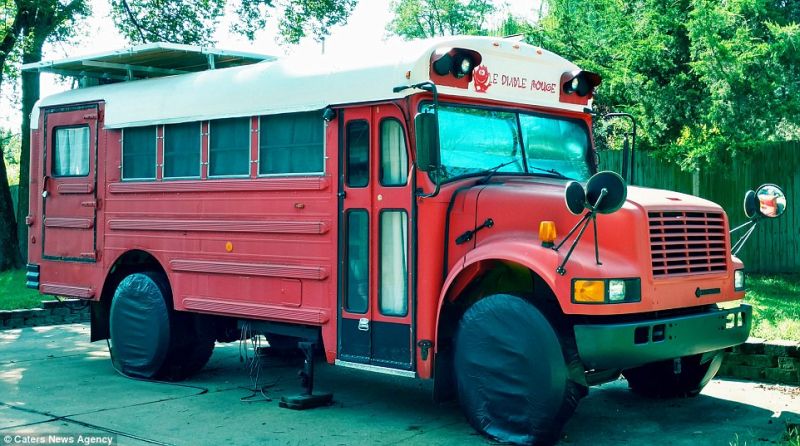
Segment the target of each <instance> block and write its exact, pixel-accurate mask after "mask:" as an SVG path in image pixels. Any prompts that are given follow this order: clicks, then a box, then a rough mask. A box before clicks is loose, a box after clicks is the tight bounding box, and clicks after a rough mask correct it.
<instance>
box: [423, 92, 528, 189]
mask: <svg viewBox="0 0 800 446" xmlns="http://www.w3.org/2000/svg"><path fill="white" fill-rule="evenodd" d="M439 141H440V144H441V147H442V152H441V153H442V154H441V158H442V170H443V178H444V179H449V178H453V177H457V176H460V175H467V174H470V173H476V172H482V171H484V170H486V169H491V168H493V167H495V166H498V165H500V164H504V163H509V162H511V163H510V164H508V165H506V166H503V167H502V168H500V169H499V171H500V172H524V170H523V167H522V147H521V145H520V142H519V134H518V132H517V117H516V116H515V115H514V113H508V112H501V111H494V110H481V109H475V108H464V107H440V108H439Z"/></svg>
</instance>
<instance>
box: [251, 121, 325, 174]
mask: <svg viewBox="0 0 800 446" xmlns="http://www.w3.org/2000/svg"><path fill="white" fill-rule="evenodd" d="M317 111H318V112H320V118H319V120H320V121H322V171H320V172H285V173H261V132H263V131H264V126H262V125H261V119H262V118H268V117H270V116H279V115H294V114H299V113H313V112H317ZM256 117H257V118H258V119H257V120H256V122H258V129H257V132H256V133H257V138H258V139H257V140H258V146H257V147H258V150H257V151H256V152H257V157H258V159H257V164H256V178H275V177H321V176H325V174H326V173H328V138H327V134H328V121H326V120H324V119H322V112H321V110H309V111H298V112H290V113H273V114H271V115H257V116H256Z"/></svg>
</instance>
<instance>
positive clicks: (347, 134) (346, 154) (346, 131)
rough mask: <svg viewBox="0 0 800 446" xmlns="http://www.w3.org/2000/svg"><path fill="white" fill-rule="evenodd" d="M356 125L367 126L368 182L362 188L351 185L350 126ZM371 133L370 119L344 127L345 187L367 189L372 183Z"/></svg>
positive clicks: (353, 121)
mask: <svg viewBox="0 0 800 446" xmlns="http://www.w3.org/2000/svg"><path fill="white" fill-rule="evenodd" d="M355 123H364V124H366V125H367V161H366V163H367V177H366V178H367V182H366V183H365V184H364V185H361V186H354V185H352V184H350V167H351V166H350V126H351V125H353V124H355ZM371 133H372V125H371V123H370V120H369V119H366V118H358V119H353V120H350V121H347V123H346V124H345V125H344V136H345V144H344V167H345V171H344V185H345V187H348V188H351V189H366V188H368V187H369V186H370V183H372V141H371V138H370V137H371V136H372V135H371Z"/></svg>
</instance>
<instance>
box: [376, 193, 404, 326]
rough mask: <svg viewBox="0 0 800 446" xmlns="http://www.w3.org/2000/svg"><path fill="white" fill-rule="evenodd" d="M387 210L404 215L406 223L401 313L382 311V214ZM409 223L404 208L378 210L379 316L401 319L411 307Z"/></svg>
mask: <svg viewBox="0 0 800 446" xmlns="http://www.w3.org/2000/svg"><path fill="white" fill-rule="evenodd" d="M389 212H400V213H401V215H404V216H405V223H406V246H405V249H406V268H405V270H406V274H405V276H404V277H403V278H404V279H405V282H406V293H405V307H406V311H405V313H403V314H387V313H384V312H383V307H382V305H381V304H382V303H383V224H382V223H383V214H385V213H389ZM410 226H411V225H410V224H409V215H408V210H406V209H404V208H383V209H381V210H380V212H378V241H377V242H378V258H377V263H378V296H377V297H378V298H377V302H376V303H377V307H378V313H380V314H381V316H385V317H395V318H398V319H402V318H405V317H407V316H408V312H409V310H410V308H411V299H410V296H411V281H410V280H409V272H410V271H411V227H410Z"/></svg>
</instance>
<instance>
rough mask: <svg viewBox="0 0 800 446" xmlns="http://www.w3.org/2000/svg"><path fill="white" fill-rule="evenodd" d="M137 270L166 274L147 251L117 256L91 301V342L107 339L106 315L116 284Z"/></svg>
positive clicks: (134, 251) (135, 251) (129, 252)
mask: <svg viewBox="0 0 800 446" xmlns="http://www.w3.org/2000/svg"><path fill="white" fill-rule="evenodd" d="M139 271H158V272H161V273H164V274H165V275H166V272H165V271H164V268H163V267H162V266H161V264H160V263H159V262H158V260H156V258H155V257H153V256H152V255H151V254H149V253H148V252H145V251H141V250H138V249H136V250H132V251H128V252H126V253H125V254H122V255H121V256H119V258H117V260H116V261H115V262H114V264H113V265H111V268H110V269H109V270H108V274H107V275H106V280H105V282H103V290H102V291H101V293H100V300H99V301H97V302H92V335H91V340H92V342H94V341H99V340H102V339H108V337H109V326H108V315H109V311H110V310H111V300H112V299H113V297H114V292H115V291H116V289H117V285H119V283H120V282H121V281H122V279H124V278H125V277H126V276H128V275H129V274H131V273H135V272H139Z"/></svg>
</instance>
